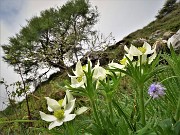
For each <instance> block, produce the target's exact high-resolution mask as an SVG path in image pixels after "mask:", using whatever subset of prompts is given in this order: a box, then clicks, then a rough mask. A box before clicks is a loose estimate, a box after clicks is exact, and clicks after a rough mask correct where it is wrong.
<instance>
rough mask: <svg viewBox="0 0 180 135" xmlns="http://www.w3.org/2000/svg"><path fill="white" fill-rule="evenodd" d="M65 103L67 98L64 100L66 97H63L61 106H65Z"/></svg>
mask: <svg viewBox="0 0 180 135" xmlns="http://www.w3.org/2000/svg"><path fill="white" fill-rule="evenodd" d="M66 102H67V98H66V95H65V96H64V99H63V102H62V106H63V107H64V106H66Z"/></svg>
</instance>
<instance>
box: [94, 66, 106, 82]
mask: <svg viewBox="0 0 180 135" xmlns="http://www.w3.org/2000/svg"><path fill="white" fill-rule="evenodd" d="M93 70H94V73H93V78H94V79H100V80H103V79H105V78H106V70H105V69H104V68H103V67H101V66H99V65H96V66H95V67H94V69H93Z"/></svg>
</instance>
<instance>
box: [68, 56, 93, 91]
mask: <svg viewBox="0 0 180 135" xmlns="http://www.w3.org/2000/svg"><path fill="white" fill-rule="evenodd" d="M88 63H89V64H90V69H92V63H91V61H90V59H89V58H88ZM84 72H88V64H86V65H84V66H82V65H81V61H78V62H77V64H76V69H75V71H74V70H73V73H74V76H72V75H69V74H68V76H69V77H71V87H73V88H78V87H83V88H84V87H85V86H84V84H86V76H85V74H84Z"/></svg>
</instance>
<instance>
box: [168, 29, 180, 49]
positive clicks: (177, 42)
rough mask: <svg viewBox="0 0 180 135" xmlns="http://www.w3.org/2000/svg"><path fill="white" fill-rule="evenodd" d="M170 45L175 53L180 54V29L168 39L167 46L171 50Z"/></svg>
mask: <svg viewBox="0 0 180 135" xmlns="http://www.w3.org/2000/svg"><path fill="white" fill-rule="evenodd" d="M170 44H172V47H173V48H174V50H175V51H178V52H180V29H179V30H178V31H177V32H176V34H174V35H173V36H172V37H171V38H169V39H168V42H167V45H168V48H170Z"/></svg>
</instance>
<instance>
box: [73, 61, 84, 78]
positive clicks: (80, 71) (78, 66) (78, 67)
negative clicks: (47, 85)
mask: <svg viewBox="0 0 180 135" xmlns="http://www.w3.org/2000/svg"><path fill="white" fill-rule="evenodd" d="M73 72H74V74H75V75H76V76H82V75H83V74H84V72H83V69H82V65H81V61H78V62H77V64H76V71H73Z"/></svg>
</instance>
